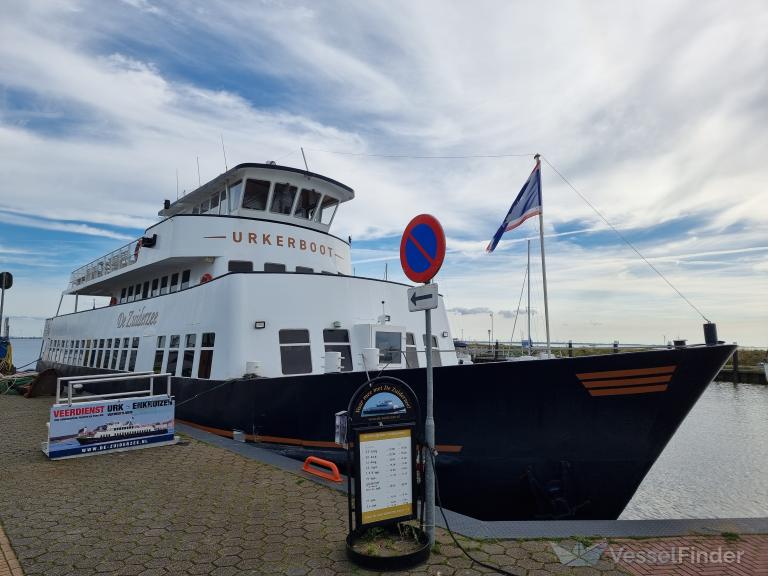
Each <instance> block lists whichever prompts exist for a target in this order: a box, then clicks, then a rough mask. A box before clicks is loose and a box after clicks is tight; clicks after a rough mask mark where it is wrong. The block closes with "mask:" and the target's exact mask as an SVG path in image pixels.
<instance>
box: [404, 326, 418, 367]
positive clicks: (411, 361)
mask: <svg viewBox="0 0 768 576" xmlns="http://www.w3.org/2000/svg"><path fill="white" fill-rule="evenodd" d="M405 366H406V367H407V368H418V367H419V355H418V354H417V353H416V339H415V338H414V336H413V332H406V333H405Z"/></svg>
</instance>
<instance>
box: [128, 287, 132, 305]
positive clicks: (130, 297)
mask: <svg viewBox="0 0 768 576" xmlns="http://www.w3.org/2000/svg"><path fill="white" fill-rule="evenodd" d="M128 302H133V286H128Z"/></svg>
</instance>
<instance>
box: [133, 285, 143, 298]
mask: <svg viewBox="0 0 768 576" xmlns="http://www.w3.org/2000/svg"><path fill="white" fill-rule="evenodd" d="M133 297H134V300H141V282H139V283H138V284H136V288H134V290H133Z"/></svg>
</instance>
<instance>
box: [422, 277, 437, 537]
mask: <svg viewBox="0 0 768 576" xmlns="http://www.w3.org/2000/svg"><path fill="white" fill-rule="evenodd" d="M427 284H429V282H427ZM424 324H425V331H426V334H427V346H426V350H427V419H426V422H425V423H424V436H425V441H426V443H427V463H426V465H425V467H424V470H425V474H424V482H425V493H424V498H425V499H426V510H425V516H426V518H425V519H424V520H425V525H426V529H427V537H428V538H429V545H430V547H432V546H434V544H435V470H434V464H433V463H434V458H435V417H434V412H433V386H432V310H430V309H427V310H424Z"/></svg>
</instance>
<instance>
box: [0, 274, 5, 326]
mask: <svg viewBox="0 0 768 576" xmlns="http://www.w3.org/2000/svg"><path fill="white" fill-rule="evenodd" d="M0 282H1V283H2V295H1V296H0V337H2V336H3V308H4V307H5V278H3V279H0Z"/></svg>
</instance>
